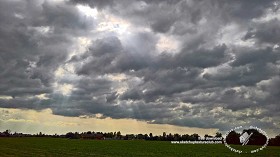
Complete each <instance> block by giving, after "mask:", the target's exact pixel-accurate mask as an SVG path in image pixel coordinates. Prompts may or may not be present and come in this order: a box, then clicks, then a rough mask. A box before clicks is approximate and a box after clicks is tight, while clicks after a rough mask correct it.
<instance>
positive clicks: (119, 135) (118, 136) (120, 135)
mask: <svg viewBox="0 0 280 157" xmlns="http://www.w3.org/2000/svg"><path fill="white" fill-rule="evenodd" d="M121 137H122V134H121V132H120V131H118V132H117V138H118V139H121Z"/></svg>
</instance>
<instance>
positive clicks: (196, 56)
mask: <svg viewBox="0 0 280 157" xmlns="http://www.w3.org/2000/svg"><path fill="white" fill-rule="evenodd" d="M0 21H1V22H0V113H1V114H0V131H4V130H6V129H10V130H11V131H12V132H14V131H16V132H25V133H37V132H40V131H41V132H44V133H50V134H52V133H58V134H62V133H66V132H69V131H88V130H92V131H103V132H109V131H121V132H122V133H150V132H152V133H154V134H162V132H163V131H165V132H168V133H169V132H171V133H181V134H183V133H188V134H191V133H199V134H200V135H204V134H212V135H214V134H215V132H217V131H220V132H226V131H228V130H230V129H232V128H234V127H236V126H251V125H252V126H257V127H258V128H261V129H262V130H264V131H266V132H267V133H268V135H269V136H275V135H277V134H279V133H280V88H279V87H280V75H279V74H280V1H279V0H266V1H264V0H246V1H244V0H199V1H197V0H143V1H140V0H36V1H35V0H1V1H0Z"/></svg>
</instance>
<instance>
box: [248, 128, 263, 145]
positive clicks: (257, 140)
mask: <svg viewBox="0 0 280 157" xmlns="http://www.w3.org/2000/svg"><path fill="white" fill-rule="evenodd" d="M244 132H247V133H248V134H251V133H252V135H251V137H250V140H249V142H248V143H247V145H264V144H265V143H266V140H267V139H266V136H265V135H263V134H262V133H260V132H259V131H258V130H256V129H248V130H243V133H244Z"/></svg>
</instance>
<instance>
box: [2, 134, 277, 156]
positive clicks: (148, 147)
mask: <svg viewBox="0 0 280 157" xmlns="http://www.w3.org/2000/svg"><path fill="white" fill-rule="evenodd" d="M250 147H254V146H250ZM13 156H20V157H33V156H34V157H41V156H49V157H52V156H57V157H64V156H65V157H72V156H73V157H78V156H84V157H88V156H94V157H111V156H115V157H138V156H139V157H149V156H152V157H177V156H178V157H180V156H181V157H192V156H193V157H204V156H209V157H234V156H259V157H280V147H267V148H266V149H264V150H262V151H260V152H258V153H254V154H241V155H239V154H237V153H233V152H231V151H230V150H229V149H228V148H226V147H225V146H224V145H223V144H171V143H170V142H167V141H138V140H134V141H124V140H121V141H119V140H111V141H109V140H104V141H102V140H100V141H98V140H70V139H65V138H37V137H31V138H0V157H13Z"/></svg>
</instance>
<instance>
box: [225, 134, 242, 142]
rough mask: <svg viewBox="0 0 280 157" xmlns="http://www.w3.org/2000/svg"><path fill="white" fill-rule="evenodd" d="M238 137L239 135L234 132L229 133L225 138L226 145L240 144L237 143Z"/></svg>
mask: <svg viewBox="0 0 280 157" xmlns="http://www.w3.org/2000/svg"><path fill="white" fill-rule="evenodd" d="M239 136H240V134H239V133H237V132H235V131H231V132H230V133H229V134H228V136H227V137H226V142H227V143H228V144H240V141H239Z"/></svg>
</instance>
